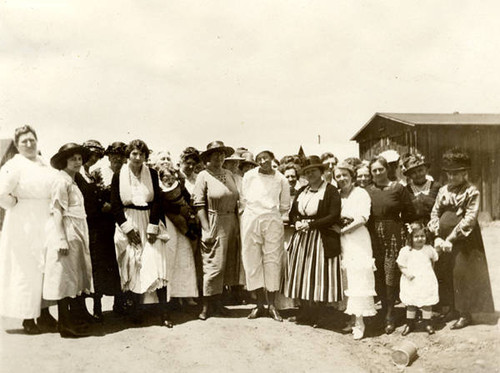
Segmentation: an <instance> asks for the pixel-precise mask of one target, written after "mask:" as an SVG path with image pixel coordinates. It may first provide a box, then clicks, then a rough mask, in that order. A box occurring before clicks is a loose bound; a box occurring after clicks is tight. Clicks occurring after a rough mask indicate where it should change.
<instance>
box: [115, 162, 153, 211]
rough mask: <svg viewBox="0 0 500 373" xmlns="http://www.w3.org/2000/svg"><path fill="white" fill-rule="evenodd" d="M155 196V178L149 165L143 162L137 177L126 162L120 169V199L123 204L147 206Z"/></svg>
mask: <svg viewBox="0 0 500 373" xmlns="http://www.w3.org/2000/svg"><path fill="white" fill-rule="evenodd" d="M153 198H154V190H153V180H152V178H151V173H150V172H149V167H147V166H146V165H145V164H143V165H142V167H141V173H140V175H139V177H138V178H137V177H136V176H135V175H134V174H133V173H132V170H131V169H130V167H129V165H128V163H127V164H124V165H123V166H122V169H121V170H120V199H121V200H122V203H123V205H124V206H127V205H134V206H147V205H148V202H151V201H152V200H153Z"/></svg>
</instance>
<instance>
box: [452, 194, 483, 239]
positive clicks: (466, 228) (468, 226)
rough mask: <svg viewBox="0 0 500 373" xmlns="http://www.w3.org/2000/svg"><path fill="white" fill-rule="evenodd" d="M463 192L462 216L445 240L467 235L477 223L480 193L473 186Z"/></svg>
mask: <svg viewBox="0 0 500 373" xmlns="http://www.w3.org/2000/svg"><path fill="white" fill-rule="evenodd" d="M465 193H466V195H465V200H464V203H463V206H462V209H463V210H464V211H463V218H462V220H460V222H459V223H458V224H457V226H456V227H455V228H454V229H453V230H452V231H451V233H450V234H449V236H448V237H447V240H448V241H450V242H454V241H456V240H459V239H462V238H465V237H467V236H469V235H470V233H471V232H472V230H473V229H474V227H475V226H476V224H477V217H478V214H479V206H480V202H481V195H480V193H479V190H477V188H476V187H474V186H470V187H469V188H468V189H467V191H466V192H465ZM457 213H458V212H457Z"/></svg>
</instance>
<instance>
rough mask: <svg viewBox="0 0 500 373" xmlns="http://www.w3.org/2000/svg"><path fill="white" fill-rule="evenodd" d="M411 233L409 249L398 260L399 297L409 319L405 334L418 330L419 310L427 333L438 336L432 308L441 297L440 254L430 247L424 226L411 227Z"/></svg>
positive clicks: (408, 241) (401, 252)
mask: <svg viewBox="0 0 500 373" xmlns="http://www.w3.org/2000/svg"><path fill="white" fill-rule="evenodd" d="M408 232H409V235H408V239H407V246H405V247H403V248H402V249H401V251H400V252H399V256H398V259H397V263H398V265H399V269H400V270H401V273H402V276H401V283H400V294H399V295H400V298H401V301H402V302H403V303H404V304H406V318H407V322H406V325H405V327H404V329H403V333H402V335H407V334H409V333H411V331H412V330H413V329H414V327H415V317H416V314H417V309H418V308H421V309H422V318H423V319H424V322H425V329H426V330H427V333H429V334H434V328H433V327H432V324H431V316H432V306H433V305H434V304H437V303H438V301H439V295H438V282H437V278H436V275H435V274H434V269H433V263H434V262H435V261H437V260H438V254H437V252H436V250H435V249H434V248H433V247H432V246H431V245H427V244H426V241H427V235H426V228H425V226H424V225H423V224H422V223H412V224H410V225H408Z"/></svg>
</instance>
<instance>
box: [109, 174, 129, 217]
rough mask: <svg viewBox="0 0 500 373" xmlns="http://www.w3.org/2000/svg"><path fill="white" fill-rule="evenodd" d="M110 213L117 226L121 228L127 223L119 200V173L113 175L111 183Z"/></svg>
mask: <svg viewBox="0 0 500 373" xmlns="http://www.w3.org/2000/svg"><path fill="white" fill-rule="evenodd" d="M111 212H112V214H113V216H114V217H115V221H116V223H117V224H118V225H120V226H121V225H122V224H123V223H125V222H126V221H127V219H126V218H125V213H124V212H123V203H122V200H121V198H120V172H117V173H115V174H114V175H113V179H112V181H111Z"/></svg>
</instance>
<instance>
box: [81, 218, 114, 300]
mask: <svg viewBox="0 0 500 373" xmlns="http://www.w3.org/2000/svg"><path fill="white" fill-rule="evenodd" d="M88 224H89V236H90V258H91V259H92V276H93V278H94V291H95V292H96V293H98V294H105V295H115V294H117V293H119V292H120V290H121V286H120V272H119V270H118V263H117V262H116V251H115V242H114V239H113V237H114V234H115V223H114V220H113V217H112V216H111V215H109V216H108V215H105V216H103V217H102V218H101V219H95V220H91V221H88Z"/></svg>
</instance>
